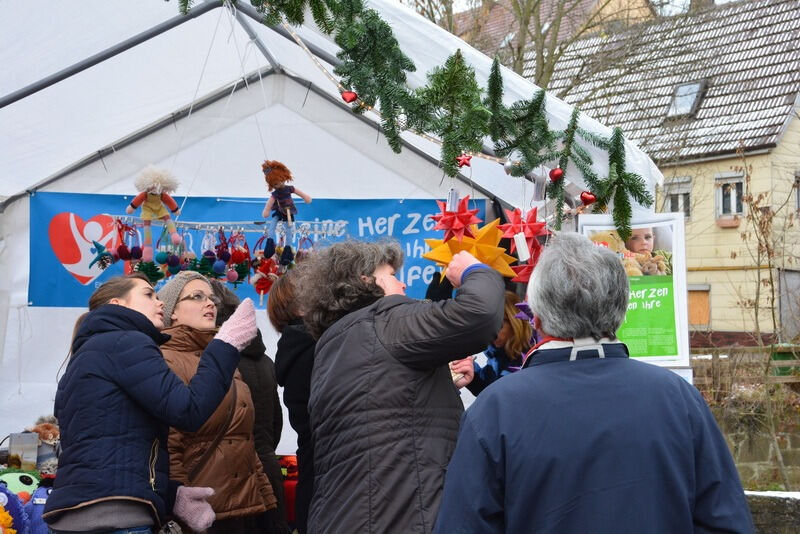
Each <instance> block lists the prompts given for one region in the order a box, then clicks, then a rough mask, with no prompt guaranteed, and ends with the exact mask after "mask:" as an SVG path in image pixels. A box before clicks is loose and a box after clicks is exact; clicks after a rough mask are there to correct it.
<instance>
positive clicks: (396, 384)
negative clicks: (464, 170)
mask: <svg viewBox="0 0 800 534" xmlns="http://www.w3.org/2000/svg"><path fill="white" fill-rule="evenodd" d="M402 261H403V253H402V250H401V249H400V247H399V245H397V244H396V243H362V242H356V241H348V242H343V243H337V244H335V245H332V246H331V247H329V248H326V249H322V250H320V251H316V252H314V254H311V255H310V256H309V257H308V258H307V259H305V260H304V261H303V262H302V263H300V264H299V265H298V266H297V270H298V275H299V280H296V281H295V288H296V289H297V290H298V293H299V295H300V298H299V299H298V301H299V303H300V305H301V308H302V311H303V320H304V322H305V324H306V326H307V327H308V330H309V332H310V333H311V334H312V336H314V337H317V338H318V339H319V340H318V342H317V348H316V354H315V357H314V368H313V371H312V375H311V395H310V398H309V402H308V409H309V415H310V417H311V429H312V434H313V438H314V496H313V498H312V500H311V510H310V513H309V518H308V531H309V532H311V533H321V532H325V533H330V534H336V533H348V534H350V533H353V532H358V533H380V534H384V533H387V532H403V533H405V532H416V533H423V534H425V533H429V532H431V530H432V529H433V525H434V521H435V519H436V514H437V512H438V508H439V502H440V500H441V493H442V486H443V484H444V474H445V470H446V469H447V463H448V461H449V460H450V455H451V453H452V452H453V449H454V447H455V441H456V435H457V433H458V426H459V419H460V417H461V414H462V413H463V405H462V403H461V400H460V398H459V394H458V390H457V389H456V387H457V386H463V385H465V384H466V383H468V382H469V380H471V379H472V371H473V368H472V362H467V365H466V366H465V369H464V371H459V372H464V375H465V376H464V377H462V378H460V379H459V380H458V381H457V382H455V383H454V382H453V379H452V378H451V375H450V370H449V368H448V365H447V364H448V362H450V361H452V360H455V359H457V358H459V357H462V356H463V355H464V354H474V353H476V352H478V351H479V350H481V349H482V348H484V347H485V346H486V345H487V344H488V343H489V342H490V341H491V340H492V339H494V338H495V335H496V334H497V331H498V330H499V329H500V324H501V322H502V314H503V305H502V303H503V282H502V279H501V277H500V275H499V274H498V273H497V272H496V271H494V270H493V269H491V268H489V267H488V266H486V265H484V264H482V263H480V262H479V261H478V260H477V259H475V258H474V257H473V256H471V255H470V254H469V253H467V252H459V253H458V254H456V255H455V256H454V257H453V260H452V261H451V263H450V264H449V265H448V267H447V273H446V276H447V278H448V279H449V280H450V282H451V283H452V284H453V286H454V287H456V288H458V292H457V293H456V296H455V298H453V299H447V300H443V301H439V302H430V301H418V300H414V299H411V298H408V297H406V296H405V284H403V283H402V282H401V281H400V280H398V278H397V276H396V273H397V270H399V269H400V266H401V264H402Z"/></svg>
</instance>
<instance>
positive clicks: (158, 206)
mask: <svg viewBox="0 0 800 534" xmlns="http://www.w3.org/2000/svg"><path fill="white" fill-rule="evenodd" d="M134 185H135V186H136V189H137V190H138V191H139V194H138V195H136V196H135V197H134V198H133V200H132V201H131V203H130V205H129V206H128V207H127V208H126V209H125V212H126V213H128V214H131V213H133V212H134V211H136V209H137V208H139V206H141V208H142V213H141V215H140V216H141V218H142V223H143V225H144V240H143V243H142V260H143V261H153V231H152V229H151V228H150V226H151V224H152V221H153V220H154V219H161V220H162V221H163V222H164V224H165V225H166V227H167V231H168V232H169V235H170V240H171V241H172V244H173V245H179V244H180V243H181V236H180V234H178V230H177V229H176V228H175V223H174V222H173V221H172V218H171V217H170V213H171V214H172V215H180V213H181V209H180V207H178V203H177V202H175V199H174V198H172V197H171V196H170V193H172V192H174V191H175V190H176V189H177V188H178V185H179V184H178V180H176V179H175V176H173V175H172V173H171V172H169V171H167V170H165V169H158V168H156V167H154V166H152V165H148V166H147V167H146V168H145V169H144V170H143V171H142V173H141V174H140V175H139V176H138V177H137V178H136V181H135V182H134ZM168 210H169V211H168Z"/></svg>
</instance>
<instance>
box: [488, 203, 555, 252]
mask: <svg viewBox="0 0 800 534" xmlns="http://www.w3.org/2000/svg"><path fill="white" fill-rule="evenodd" d="M536 211H537V210H536V208H533V209H532V210H530V211H529V212H528V214H527V215H526V216H525V219H524V220H523V219H522V211H520V209H519V208H515V209H514V210H513V211H512V210H505V212H506V215H507V216H508V223H506V224H501V225H498V228H499V229H500V230H502V231H503V237H508V238H510V239H511V252H512V253H513V252H514V250H515V249H516V248H517V245H516V243H514V235H516V234H518V233H520V232H522V233H523V234H525V241H526V242H527V243H528V250H530V252H531V257H533V255H534V250H536V249H538V248H540V247H539V241H537V240H536V237H537V236H540V235H547V234H549V233H550V232H548V230H547V223H545V222H544V221H542V222H537V221H536ZM537 257H538V253H537Z"/></svg>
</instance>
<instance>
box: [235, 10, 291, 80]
mask: <svg viewBox="0 0 800 534" xmlns="http://www.w3.org/2000/svg"><path fill="white" fill-rule="evenodd" d="M235 10H236V21H237V22H238V23H239V24H240V25H241V26H242V28H244V31H245V33H247V35H248V37H250V39H252V41H253V43H255V45H256V48H258V50H259V51H260V52H261V54H262V55H263V56H264V57H265V58H267V61H268V62H269V64H270V66H271V67H272V69H273V70H274V71H275V72H281V71H282V70H283V69H282V68H281V65H280V63H278V60H277V59H275V56H273V55H272V52H270V51H269V48H267V46H266V45H265V44H264V42H263V41H262V40H261V38H260V37H259V36H258V34H257V33H256V32H255V30H253V27H252V26H250V23H249V22H247V21H246V20H245V18H244V17H243V16H242V13H241V12H240V11H239V6H236V7H235Z"/></svg>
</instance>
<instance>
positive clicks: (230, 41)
mask: <svg viewBox="0 0 800 534" xmlns="http://www.w3.org/2000/svg"><path fill="white" fill-rule="evenodd" d="M198 4H199V5H198V6H196V7H195V9H194V10H193V11H192V13H191V15H190V16H188V17H183V16H180V15H178V13H177V5H176V3H169V2H161V1H156V0H149V1H146V2H130V1H122V0H117V1H112V2H109V1H107V0H81V1H78V0H72V1H64V2H51V3H45V2H41V1H31V0H6V1H4V2H2V3H0V68H2V72H3V74H4V75H3V76H2V77H0V125H2V126H1V127H0V177H2V178H1V179H0V272H2V273H3V276H2V277H0V339H2V342H0V437H1V436H4V435H6V434H7V433H9V432H12V431H19V430H20V429H22V428H23V427H25V426H27V425H30V424H32V422H33V421H34V420H35V419H36V417H38V416H39V415H42V414H46V413H49V412H50V411H51V410H52V399H53V395H54V392H55V388H56V373H57V370H58V367H59V365H60V364H61V363H62V361H63V360H64V358H65V356H66V354H67V348H68V343H69V339H70V336H71V333H72V325H73V323H74V320H75V318H76V317H77V316H78V315H79V314H80V313H81V312H82V310H81V309H80V308H57V307H36V306H29V305H28V303H29V299H28V295H27V287H28V281H29V280H28V279H29V256H28V253H27V250H28V246H29V240H30V220H29V217H30V211H29V198H28V196H29V194H32V193H34V192H36V191H50V192H81V193H105V194H129V193H131V190H132V182H133V177H134V176H135V175H136V174H137V173H138V172H139V171H140V170H141V168H142V167H144V166H145V165H146V164H148V163H154V164H156V165H159V166H164V167H167V168H169V169H171V170H172V171H173V172H174V173H175V174H176V175H177V176H179V177H180V178H181V181H182V185H181V188H180V189H178V191H177V192H176V195H177V196H183V195H189V196H190V197H198V196H219V195H233V194H235V195H237V196H244V197H252V198H254V199H263V198H264V197H265V194H266V193H265V190H264V187H263V180H262V179H261V177H260V176H259V173H258V172H257V170H258V169H257V167H256V165H258V163H259V162H260V161H262V160H263V159H264V158H265V157H267V156H268V157H270V158H275V159H280V160H281V161H284V162H285V163H287V164H288V165H289V166H290V168H291V169H292V171H293V173H294V175H295V176H297V177H299V178H298V184H300V183H302V189H303V190H305V191H307V192H309V193H310V194H311V195H312V196H314V197H315V198H346V199H369V198H409V199H413V198H444V197H445V196H446V194H447V191H448V190H449V189H450V188H451V187H455V188H456V189H459V190H460V192H461V194H462V195H465V194H472V195H473V196H474V197H478V198H491V197H496V198H497V199H499V200H500V201H501V202H502V203H504V204H505V205H509V206H518V207H523V208H527V207H528V206H531V205H532V197H531V195H532V189H533V188H532V187H531V186H530V184H528V186H527V187H525V185H524V183H523V180H522V179H520V178H513V177H510V176H508V175H506V173H505V171H504V170H503V167H502V165H499V164H498V163H497V162H494V161H489V160H484V159H479V158H473V160H472V167H471V169H470V170H468V171H467V172H465V173H464V174H463V175H462V176H461V177H460V178H459V179H457V180H452V179H449V178H448V179H442V172H441V169H440V166H439V164H438V157H439V146H438V145H437V144H436V143H433V142H431V141H429V140H426V139H424V138H422V137H419V136H417V135H414V134H412V133H404V134H403V138H404V142H405V145H404V148H403V152H402V153H401V154H399V155H398V154H395V153H394V152H392V151H391V150H390V148H389V147H388V145H387V143H386V141H385V139H384V138H383V137H382V136H381V135H380V131H379V127H378V126H377V125H378V121H377V118H376V116H374V115H372V114H371V113H367V114H366V115H363V116H359V115H356V114H354V113H353V112H352V111H351V110H350V109H349V107H348V106H347V105H345V104H344V103H343V102H342V100H341V98H340V95H339V90H338V88H337V86H336V85H335V84H334V83H333V82H331V80H330V79H329V78H328V77H327V76H326V75H325V73H324V72H323V70H321V68H320V65H321V66H322V67H324V68H325V69H327V70H328V71H330V72H332V63H334V62H335V61H336V60H335V54H336V51H337V50H338V48H337V47H336V45H335V44H334V43H333V42H332V40H331V39H330V38H329V37H328V36H325V35H324V34H322V33H321V32H320V31H319V30H318V29H316V28H315V27H314V26H313V24H311V23H307V24H306V25H304V26H302V27H299V28H294V31H295V32H296V34H297V37H298V38H299V39H300V40H302V42H303V43H305V44H306V45H307V47H308V50H307V49H305V48H303V47H301V46H299V45H298V44H297V42H295V40H294V39H293V37H292V35H291V34H290V33H288V32H287V31H286V30H284V29H283V28H268V27H266V26H263V25H261V24H260V23H259V22H258V19H259V17H258V15H257V13H256V12H255V10H253V9H252V8H251V7H249V6H248V5H246V2H243V1H242V2H239V4H238V5H237V6H236V8H235V9H234V8H232V7H231V6H229V5H227V4H223V3H222V2H220V1H213V2H205V3H198ZM368 4H369V5H370V7H372V8H373V9H375V10H377V11H378V12H379V13H380V14H381V16H382V17H383V18H384V20H386V21H387V22H388V23H389V24H390V25H391V26H392V29H393V31H394V32H395V35H396V37H397V39H398V41H399V43H400V46H401V48H402V49H403V50H404V52H405V53H406V54H407V55H408V56H409V57H410V58H411V59H412V60H413V61H414V63H415V64H416V67H417V71H416V72H415V73H411V74H409V77H408V83H409V86H410V87H416V86H419V85H422V84H424V83H425V81H426V78H425V75H426V73H427V72H429V71H430V70H431V69H432V68H433V67H434V66H437V65H441V64H443V63H444V61H445V59H446V58H447V57H448V56H449V55H451V54H452V53H453V52H454V51H455V50H456V49H458V48H460V49H461V50H462V52H463V54H464V57H465V59H466V61H467V62H468V63H470V64H471V65H472V66H473V67H474V68H475V71H476V74H477V78H478V81H479V83H481V84H483V85H484V86H485V83H486V79H487V78H488V74H489V70H490V67H491V60H490V59H489V58H487V57H486V56H484V55H482V54H481V53H479V52H477V51H476V50H474V49H472V48H470V47H469V46H468V45H466V44H465V43H463V42H462V41H460V40H459V39H458V38H456V37H454V36H452V35H451V34H449V33H447V32H445V31H444V30H442V29H441V28H439V27H437V26H435V25H434V24H432V23H430V22H429V21H427V20H425V19H424V18H422V17H420V16H419V15H417V14H416V13H414V12H412V11H410V10H409V9H407V8H406V7H404V6H402V5H400V4H397V3H394V2H392V1H391V0H370V1H369V2H368ZM309 18H310V17H309ZM314 58H316V59H317V61H318V62H319V64H318V63H317V62H315V60H314ZM504 80H505V89H506V91H505V94H506V99H507V100H508V102H509V103H510V102H513V101H515V100H519V99H522V98H530V97H531V96H532V95H533V94H534V91H535V90H536V87H535V86H534V85H533V84H531V83H529V82H528V81H526V80H524V79H523V78H521V77H519V76H517V75H515V74H514V73H512V72H510V71H504ZM547 109H548V113H549V118H550V122H551V125H552V127H553V128H559V129H563V128H564V127H565V126H566V123H567V120H568V119H569V115H570V113H571V111H572V110H571V108H570V107H569V106H568V105H567V104H565V103H563V102H561V101H558V100H556V99H554V98H550V97H548V101H547ZM581 126H582V127H583V128H585V129H587V130H589V131H593V132H596V133H599V134H602V135H606V136H607V135H609V134H610V129H609V128H607V127H605V126H603V125H601V124H599V123H597V122H596V121H594V120H592V119H590V118H588V117H584V118H583V119H582V122H581ZM586 148H587V150H588V151H589V152H590V154H591V155H592V157H593V159H594V161H595V167H596V169H597V171H598V172H599V173H600V174H601V175H605V172H604V171H605V170H606V168H607V163H606V159H605V157H604V154H603V153H602V152H600V151H599V150H597V149H595V148H594V147H591V146H588V145H587V147H586ZM626 158H627V163H628V167H629V169H630V170H632V171H633V172H636V173H638V174H640V175H641V176H642V177H643V178H644V179H645V181H646V182H647V183H648V185H649V186H650V188H651V190H652V189H653V188H654V187H655V184H656V183H658V182H660V180H661V174H660V173H659V171H658V169H657V168H656V167H655V165H654V164H653V163H652V161H651V160H650V159H649V158H648V157H647V156H646V155H645V154H644V153H642V152H641V151H640V150H639V149H638V148H637V147H635V146H634V145H632V144H630V143H629V144H628V145H627V146H626ZM579 185H582V184H579ZM638 209H641V208H638ZM259 323H260V326H261V327H262V330H263V331H264V332H265V334H266V336H265V337H266V338H267V349H268V352H269V353H270V354H274V349H275V342H276V334H275V332H274V331H273V330H272V329H271V327H270V326H269V325H268V323H267V321H266V318H265V317H263V315H262V316H260V317H259ZM285 428H286V429H287V432H285V439H284V440H282V442H281V445H280V446H279V452H282V453H291V452H293V450H294V447H293V444H292V441H293V439H294V436H293V434H292V433H291V431H290V430H291V429H290V428H289V427H288V424H287V425H285Z"/></svg>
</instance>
